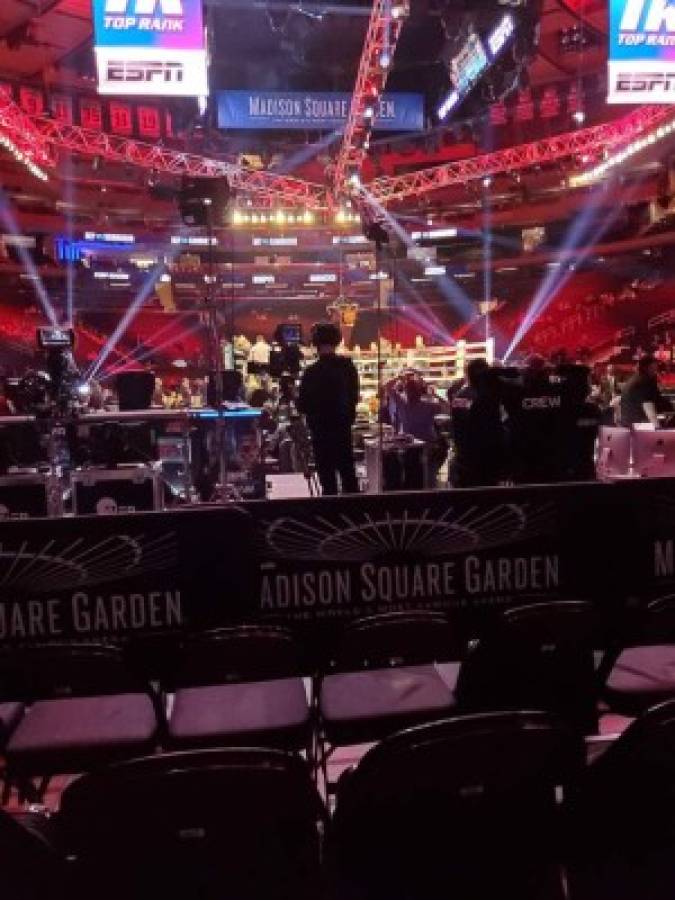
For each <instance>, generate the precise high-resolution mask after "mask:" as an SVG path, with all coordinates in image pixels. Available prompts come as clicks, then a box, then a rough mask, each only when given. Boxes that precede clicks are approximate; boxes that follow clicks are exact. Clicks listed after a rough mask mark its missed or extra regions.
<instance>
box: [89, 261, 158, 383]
mask: <svg viewBox="0 0 675 900" xmlns="http://www.w3.org/2000/svg"><path fill="white" fill-rule="evenodd" d="M165 268H166V263H165V262H164V261H162V262H160V263H158V264H157V265H156V266H155V268H154V269H152V271H151V272H150V274H149V275H148V277H147V278H146V279H145V281H144V283H143V285H142V287H141V289H140V291H139V292H138V293H137V295H136V296H135V297H134V299H133V300H132V301H131V303H130V304H129V306H128V308H127V310H126V312H125V313H124V315H123V316H122V318H121V319H120V321H119V323H118V324H117V326H116V327H115V330H114V331H113V333H112V334H111V335H110V337H109V338H108V340H107V341H106V342H105V344H104V345H103V347H102V348H101V352H100V353H99V355H98V356H97V357H96V359H95V360H94V362H93V363H92V365H91V366H90V368H89V370H88V371H87V374H86V376H85V377H86V380H87V381H89V380H90V379H91V378H95V377H96V374H97V373H98V372H99V370H100V369H101V367H102V366H103V364H104V363H105V361H106V359H107V358H108V357H109V356H110V354H111V353H112V352H113V350H114V349H115V347H116V346H117V344H118V342H119V341H120V340H121V339H122V337H123V336H124V334H125V333H126V330H127V328H128V327H129V325H130V324H131V323H132V322H133V320H134V318H135V317H136V316H137V315H138V313H139V312H140V310H141V309H142V308H143V306H144V304H145V301H146V300H147V299H148V297H149V296H150V294H151V292H152V290H153V288H154V287H155V284H156V283H157V281H158V280H159V277H160V275H162V273H163V272H164V270H165Z"/></svg>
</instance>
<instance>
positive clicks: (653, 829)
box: [565, 700, 675, 900]
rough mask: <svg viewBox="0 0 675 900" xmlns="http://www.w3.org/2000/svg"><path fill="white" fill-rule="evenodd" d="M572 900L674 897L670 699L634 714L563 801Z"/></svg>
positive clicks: (674, 721) (674, 739) (674, 722)
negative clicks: (631, 719)
mask: <svg viewBox="0 0 675 900" xmlns="http://www.w3.org/2000/svg"><path fill="white" fill-rule="evenodd" d="M565 813H566V818H567V841H566V843H567V848H568V849H567V856H568V871H569V883H570V888H571V896H572V898H574V900H598V898H603V900H604V898H611V900H647V898H649V900H672V897H674V896H675V700H668V701H666V702H664V703H661V704H659V705H658V706H655V707H652V708H651V709H650V710H648V711H647V712H645V713H644V714H643V715H642V716H641V717H640V718H638V719H636V720H635V721H634V722H633V723H632V724H631V725H630V726H629V727H628V728H627V729H626V730H625V731H624V732H623V734H622V735H621V736H620V737H619V738H617V739H616V740H615V741H614V742H613V743H612V744H611V745H610V746H609V748H608V749H607V750H606V751H605V752H604V753H603V754H602V755H601V756H599V757H598V758H597V759H596V760H595V762H594V763H593V764H592V765H590V766H589V767H588V769H587V770H586V772H585V773H584V776H583V778H582V779H581V780H580V782H579V784H578V785H577V787H576V789H575V790H574V791H573V792H572V793H571V794H570V795H569V796H568V797H567V800H566V803H565Z"/></svg>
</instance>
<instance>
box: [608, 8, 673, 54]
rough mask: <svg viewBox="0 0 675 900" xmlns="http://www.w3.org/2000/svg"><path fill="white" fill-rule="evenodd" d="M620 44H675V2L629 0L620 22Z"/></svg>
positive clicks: (662, 45) (631, 45)
mask: <svg viewBox="0 0 675 900" xmlns="http://www.w3.org/2000/svg"><path fill="white" fill-rule="evenodd" d="M618 37H619V44H620V45H623V46H628V47H640V46H648V47H673V46H675V4H673V3H671V2H670V0H627V2H626V6H625V7H624V11H623V15H622V16H621V22H620V24H619V36H618Z"/></svg>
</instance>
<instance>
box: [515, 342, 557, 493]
mask: <svg viewBox="0 0 675 900" xmlns="http://www.w3.org/2000/svg"><path fill="white" fill-rule="evenodd" d="M505 406H506V408H507V411H508V423H507V429H508V437H509V443H510V447H509V450H510V455H511V458H512V465H513V476H514V480H515V481H516V482H518V483H520V484H546V483H548V482H552V481H556V480H557V466H556V462H555V450H556V438H557V435H558V432H559V419H560V414H561V410H562V396H561V390H560V385H559V384H556V383H555V382H553V381H552V380H551V378H550V372H549V371H548V369H547V367H546V361H545V360H544V358H543V357H541V356H532V357H530V359H529V360H528V362H527V366H526V368H525V371H524V373H523V377H522V380H521V383H520V385H515V384H514V385H512V386H509V392H508V393H507V394H506V396H505Z"/></svg>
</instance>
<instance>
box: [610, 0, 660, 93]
mask: <svg viewBox="0 0 675 900" xmlns="http://www.w3.org/2000/svg"><path fill="white" fill-rule="evenodd" d="M608 72H609V86H608V97H607V100H608V102H609V103H629V104H635V103H673V102H675V3H673V2H672V0H610V33H609V63H608Z"/></svg>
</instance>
